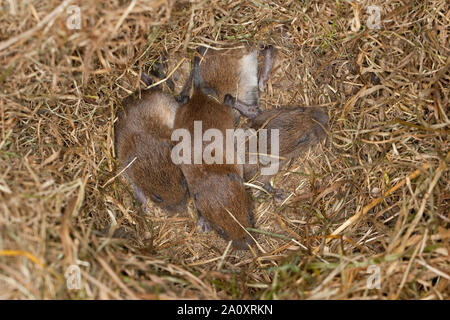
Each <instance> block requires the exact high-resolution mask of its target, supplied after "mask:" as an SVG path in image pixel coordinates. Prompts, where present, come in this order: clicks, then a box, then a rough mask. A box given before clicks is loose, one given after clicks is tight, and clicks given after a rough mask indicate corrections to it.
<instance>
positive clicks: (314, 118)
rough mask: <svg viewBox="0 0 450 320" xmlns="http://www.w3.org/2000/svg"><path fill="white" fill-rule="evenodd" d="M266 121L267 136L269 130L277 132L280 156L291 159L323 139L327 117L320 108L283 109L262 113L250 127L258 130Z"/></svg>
mask: <svg viewBox="0 0 450 320" xmlns="http://www.w3.org/2000/svg"><path fill="white" fill-rule="evenodd" d="M269 119H270V120H269ZM267 121H269V122H268V123H267V124H266V126H265V128H266V129H268V130H269V132H268V135H269V136H270V134H271V132H270V129H278V130H279V146H280V149H279V154H280V156H283V157H287V158H291V157H294V156H296V155H298V154H299V153H300V152H302V151H304V150H306V148H309V147H311V146H314V145H316V144H317V143H319V142H320V141H321V140H322V139H323V138H325V136H326V131H325V129H326V128H327V124H328V115H327V113H326V112H325V110H324V109H322V108H320V107H284V108H280V109H272V110H268V111H264V112H263V113H262V114H260V115H258V116H257V117H256V118H255V119H253V121H252V126H253V128H255V129H257V128H258V129H259V128H260V127H261V126H262V125H264V124H265V123H266V122H267ZM269 141H270V139H269Z"/></svg>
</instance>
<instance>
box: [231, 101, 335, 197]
mask: <svg viewBox="0 0 450 320" xmlns="http://www.w3.org/2000/svg"><path fill="white" fill-rule="evenodd" d="M224 103H225V104H227V105H230V106H231V105H236V104H243V103H242V102H240V101H239V100H236V99H235V98H234V97H232V96H230V95H226V96H225V99H224ZM249 127H250V128H252V129H254V130H255V131H256V132H257V135H260V131H259V130H260V129H263V128H264V129H267V139H266V141H267V151H265V152H262V153H263V154H268V155H271V154H274V153H278V157H279V158H278V159H279V163H278V167H279V168H281V167H283V166H284V165H285V164H286V163H287V162H288V161H289V160H290V159H293V158H295V157H297V156H299V155H301V154H302V153H304V152H306V151H307V150H308V149H309V148H310V147H312V146H314V145H317V144H318V143H319V142H320V141H321V140H323V139H324V138H325V137H326V129H327V128H328V114H327V112H326V109H325V108H322V107H314V106H313V107H282V108H278V109H272V110H266V111H263V112H262V113H261V114H259V115H257V116H256V117H255V118H253V119H250V121H249ZM273 129H275V130H278V131H277V132H278V143H279V147H278V150H274V148H273V147H272V145H271V143H272V137H271V135H272V134H273V131H272V130H273ZM274 133H275V134H276V132H274ZM246 152H247V153H248V143H247V144H246ZM258 152H261V151H258ZM276 159H277V156H273V157H271V156H267V157H264V156H263V157H262V158H258V160H259V163H257V164H250V163H249V162H248V161H246V162H245V164H244V179H245V180H246V181H248V180H250V179H252V178H254V177H255V176H256V175H257V174H258V172H259V171H260V168H261V166H263V167H264V166H267V165H268V164H269V162H271V161H275V160H276ZM264 162H265V163H264ZM272 177H273V174H268V175H261V176H260V177H259V178H258V179H257V180H258V181H260V182H261V183H263V184H264V187H265V189H266V190H268V191H272V192H274V191H276V192H278V194H275V196H281V197H282V194H280V191H279V190H275V189H272V188H271V186H270V183H269V182H270V179H271V178H272Z"/></svg>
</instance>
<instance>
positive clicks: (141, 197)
mask: <svg viewBox="0 0 450 320" xmlns="http://www.w3.org/2000/svg"><path fill="white" fill-rule="evenodd" d="M131 185H132V186H133V193H134V197H135V198H136V200H137V201H138V202H139V203H140V205H141V207H142V208H143V209H144V212H145V213H146V214H149V212H148V208H147V197H146V196H145V194H144V192H143V191H142V190H141V188H139V187H138V186H137V185H135V184H134V182H131Z"/></svg>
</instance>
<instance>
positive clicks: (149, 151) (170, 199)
mask: <svg viewBox="0 0 450 320" xmlns="http://www.w3.org/2000/svg"><path fill="white" fill-rule="evenodd" d="M143 80H144V81H145V82H147V85H149V84H150V83H149V81H150V79H149V78H148V77H147V76H146V75H145V74H144V75H143ZM122 105H123V108H122V109H120V110H119V112H118V120H117V122H116V124H115V147H116V152H117V157H118V160H119V165H120V167H121V168H125V167H126V166H127V165H129V164H130V162H132V161H133V159H135V158H136V159H135V160H134V162H133V163H132V164H131V166H130V167H129V168H127V169H126V170H125V172H124V175H125V176H126V177H127V178H128V180H129V181H130V183H131V185H132V186H133V190H134V194H135V197H136V199H137V200H138V201H139V202H140V203H141V204H143V205H144V206H145V203H146V200H147V199H150V200H152V201H153V202H154V203H156V204H158V205H159V206H160V207H162V208H163V209H166V210H167V211H168V212H169V213H175V212H184V210H185V208H186V202H187V199H188V189H187V185H186V181H185V179H184V176H183V173H182V172H181V170H180V168H179V167H178V166H176V165H175V164H174V163H173V162H172V161H171V158H170V155H171V150H172V142H171V140H170V138H171V133H172V128H173V123H174V119H175V113H176V111H177V109H178V103H177V102H176V101H175V99H174V98H173V97H172V96H170V95H168V94H166V93H164V92H162V91H161V90H160V89H159V88H152V89H149V90H145V91H142V92H141V96H140V97H139V95H138V94H137V93H136V94H134V95H131V96H129V97H127V98H125V99H124V100H123V103H122Z"/></svg>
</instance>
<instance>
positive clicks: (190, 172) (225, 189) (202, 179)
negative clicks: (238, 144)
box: [174, 67, 253, 249]
mask: <svg viewBox="0 0 450 320" xmlns="http://www.w3.org/2000/svg"><path fill="white" fill-rule="evenodd" d="M195 70H196V71H197V72H198V69H196V67H194V71H195ZM194 79H195V81H194V82H195V83H196V85H195V89H194V94H193V96H192V98H191V99H190V100H189V101H188V102H187V103H186V104H184V105H182V106H181V107H180V108H179V109H178V111H177V113H176V115H175V123H174V132H175V130H177V129H186V130H187V131H188V132H189V133H190V136H191V145H192V146H194V145H195V142H194V121H201V126H202V134H203V133H204V132H205V131H206V130H208V129H217V130H219V131H220V132H221V134H222V135H223V137H225V136H226V129H233V116H232V113H231V108H230V107H229V106H226V105H224V104H222V103H219V102H218V101H216V100H214V99H213V98H211V97H209V96H207V95H206V94H205V93H204V92H203V89H202V86H201V85H200V84H199V76H198V74H197V76H194ZM205 90H206V91H207V89H205ZM200 145H201V149H202V151H201V152H202V154H203V150H204V148H205V146H207V145H208V143H206V142H203V141H201V142H200ZM225 149H226V146H225V141H224V144H223V150H225ZM194 152H195V150H194ZM194 152H192V155H191V159H190V163H183V164H180V167H181V170H182V172H183V174H184V176H185V178H186V181H187V184H188V188H189V192H190V194H191V196H192V198H193V199H194V203H195V207H196V208H197V211H198V214H199V217H200V218H199V220H200V221H206V222H207V223H209V225H210V226H211V227H212V228H213V229H214V230H216V231H217V233H218V234H219V235H221V236H222V237H223V238H225V239H227V240H232V243H233V246H234V247H235V248H237V249H248V244H250V243H251V242H252V240H251V237H249V234H248V232H247V231H246V230H245V228H248V227H252V226H253V218H252V208H251V202H250V199H249V196H248V194H247V192H246V190H245V188H244V184H243V180H242V177H241V175H242V165H238V164H226V159H225V158H226V155H225V152H224V153H223V158H222V163H223V164H217V163H212V164H206V163H205V162H204V160H203V161H202V164H194V157H195V156H194Z"/></svg>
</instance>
